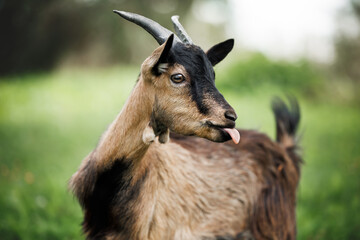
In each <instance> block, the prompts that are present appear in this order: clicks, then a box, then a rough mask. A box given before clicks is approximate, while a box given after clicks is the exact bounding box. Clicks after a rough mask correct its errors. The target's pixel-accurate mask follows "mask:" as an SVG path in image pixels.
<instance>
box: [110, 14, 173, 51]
mask: <svg viewBox="0 0 360 240" xmlns="http://www.w3.org/2000/svg"><path fill="white" fill-rule="evenodd" d="M113 12H114V13H117V14H119V15H120V16H121V17H123V18H125V19H126V20H128V21H130V22H133V23H135V24H137V25H139V26H140V27H142V28H143V29H145V30H146V31H147V32H148V33H150V34H151V35H152V36H153V37H154V38H155V39H156V41H157V42H158V43H159V44H160V45H161V44H163V43H164V42H165V41H166V40H167V39H168V37H169V36H170V35H171V34H173V33H172V32H171V31H170V30H168V29H166V28H164V27H163V26H161V25H160V24H158V23H157V22H155V21H153V20H151V19H149V18H146V17H144V16H141V15H138V14H135V13H129V12H124V11H117V10H113ZM174 40H175V41H174V42H176V41H177V42H180V39H179V38H178V37H176V36H175V39H174Z"/></svg>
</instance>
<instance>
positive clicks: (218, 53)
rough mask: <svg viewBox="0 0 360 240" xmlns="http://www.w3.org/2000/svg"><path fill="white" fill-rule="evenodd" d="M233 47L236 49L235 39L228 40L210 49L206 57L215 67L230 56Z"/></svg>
mask: <svg viewBox="0 0 360 240" xmlns="http://www.w3.org/2000/svg"><path fill="white" fill-rule="evenodd" d="M233 47H234V39H228V40H226V41H224V42H221V43H218V44H216V45H215V46H213V47H212V48H210V49H209V50H208V51H207V52H206V55H207V57H208V59H209V60H210V62H211V64H212V65H213V66H215V65H216V64H218V63H219V62H221V61H222V60H223V59H224V58H225V57H226V56H227V55H228V54H229V52H230V51H231V50H232V49H233Z"/></svg>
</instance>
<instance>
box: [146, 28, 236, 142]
mask: <svg viewBox="0 0 360 240" xmlns="http://www.w3.org/2000/svg"><path fill="white" fill-rule="evenodd" d="M233 44H234V41H233V40H232V39H231V40H227V41H225V42H222V43H219V44H217V45H215V46H214V47H212V48H211V49H210V50H209V51H208V52H207V53H205V52H204V51H203V50H202V49H201V48H200V47H198V46H195V45H189V44H183V43H179V42H176V43H173V35H171V36H170V37H169V38H168V39H167V41H166V42H165V43H164V44H162V45H161V46H160V47H159V48H157V49H156V50H155V51H154V53H153V54H152V55H151V56H150V57H149V58H147V59H146V60H145V62H144V63H143V65H142V69H141V74H142V75H143V78H142V79H144V81H147V82H148V83H150V86H149V87H152V88H153V89H154V93H155V101H154V110H153V120H154V121H155V122H156V125H157V126H164V127H166V128H169V129H170V130H171V131H174V132H176V133H179V134H183V135H196V136H199V137H203V138H207V139H209V140H212V141H216V142H223V141H227V140H229V139H231V137H230V136H229V134H228V133H227V132H226V131H225V130H224V128H234V127H235V120H236V118H237V116H236V113H235V111H234V109H233V108H232V107H231V106H230V105H229V104H228V103H227V101H226V100H225V99H224V97H223V96H222V95H221V94H220V92H219V91H218V90H217V89H216V87H215V72H214V69H213V66H214V65H215V64H217V63H218V62H220V61H221V60H222V59H224V58H225V57H226V55H227V54H228V53H229V52H230V51H231V49H232V47H233Z"/></svg>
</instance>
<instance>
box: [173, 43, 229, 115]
mask: <svg viewBox="0 0 360 240" xmlns="http://www.w3.org/2000/svg"><path fill="white" fill-rule="evenodd" d="M168 62H169V63H170V64H174V63H178V64H180V65H182V66H184V68H185V69H186V71H187V72H188V74H189V75H190V94H191V98H192V100H193V101H194V102H196V104H197V107H198V110H199V112H201V113H203V114H207V113H208V111H209V108H210V107H211V106H207V105H206V103H205V101H204V99H205V97H209V98H212V99H213V100H215V101H216V102H218V103H219V105H221V106H223V107H225V108H231V107H230V105H229V104H228V103H227V102H226V100H225V99H224V97H223V96H222V95H221V94H220V92H219V91H218V90H217V89H216V87H215V72H214V69H213V66H212V65H211V63H210V61H209V59H208V58H207V56H206V54H205V53H204V51H203V50H202V49H201V48H200V47H198V46H195V45H184V44H181V43H177V44H175V45H174V46H173V47H172V48H171V51H170V55H169V58H168Z"/></svg>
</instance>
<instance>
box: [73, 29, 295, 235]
mask: <svg viewBox="0 0 360 240" xmlns="http://www.w3.org/2000/svg"><path fill="white" fill-rule="evenodd" d="M160 40H161V39H160ZM172 40H173V37H172V35H171V36H170V37H169V38H168V39H167V41H166V42H164V43H163V44H162V45H161V46H160V47H159V48H158V49H156V50H155V51H154V53H153V54H152V55H151V56H150V57H149V58H148V59H147V60H145V62H144V63H143V65H142V68H141V74H140V76H139V80H138V82H137V84H136V86H135V87H134V89H133V91H132V93H131V95H130V97H129V99H128V100H127V102H126V104H125V106H124V107H123V109H122V111H121V112H120V114H119V115H118V116H117V118H116V119H115V121H114V122H113V123H112V124H111V125H110V126H109V128H108V130H107V131H106V132H105V133H104V135H103V136H102V138H101V140H100V142H99V144H98V146H97V147H96V148H95V149H94V150H93V151H92V152H91V153H90V154H89V155H88V156H87V157H86V158H85V159H84V160H83V163H82V165H81V166H80V168H79V170H78V171H77V172H76V173H75V174H74V175H73V176H72V178H71V181H70V186H71V188H72V190H73V192H74V194H75V195H76V197H77V198H78V200H79V202H80V204H81V205H82V207H83V209H84V214H85V216H84V222H83V228H84V232H85V234H86V236H87V238H88V239H114V240H115V239H119V240H120V239H189V240H191V239H289V240H290V239H295V235H296V233H295V232H296V230H295V229H296V224H295V202H296V188H297V184H298V180H299V164H300V162H301V159H300V157H299V156H298V155H297V154H296V153H295V149H296V144H295V141H294V136H295V130H296V128H297V124H298V121H299V109H298V107H297V103H296V102H295V101H293V102H292V105H291V106H292V108H291V109H290V110H289V109H288V108H287V107H286V105H285V104H284V103H283V102H281V101H280V100H278V101H277V102H275V103H274V105H273V106H274V107H273V109H274V112H275V116H276V123H277V142H274V141H272V140H270V139H269V138H268V137H267V136H265V135H264V134H261V133H258V132H256V131H248V130H238V131H239V133H240V135H241V141H240V143H239V144H237V145H236V144H234V143H232V142H225V141H227V140H229V139H231V138H233V140H234V137H233V136H232V135H231V136H230V135H229V134H227V130H225V131H224V129H225V128H226V129H232V128H233V127H234V125H235V123H234V121H235V119H236V114H235V112H234V111H233V109H232V108H231V107H230V105H229V104H228V103H227V102H226V101H225V99H224V98H223V97H222V95H221V94H220V93H219V92H218V91H217V89H216V88H215V85H214V83H213V81H214V76H213V75H214V74H213V70H212V66H211V65H215V64H217V63H218V62H219V61H221V60H222V58H224V57H225V56H226V55H227V53H228V52H229V51H230V50H231V48H232V45H231V47H229V44H232V43H231V41H226V42H223V43H221V44H218V45H216V46H214V48H212V49H210V50H209V51H208V52H207V53H206V54H205V53H204V52H202V50H199V49H198V48H196V47H194V46H192V45H190V46H188V45H181V44H178V45H175V46H174V45H173V41H172ZM179 49H180V50H179ZM184 49H186V51H189V52H190V53H191V54H192V55H191V56H190V57H187V55H186V54H190V53H188V52H186V51H185V50H184ZM219 49H220V50H219ZM221 49H222V50H221ZM223 49H225V50H223ZM214 54H215V55H214ZM179 56H181V58H180V59H179ZM163 61H165V63H164V62H163ZM189 61H190V62H191V63H192V64H189ZM194 69H196V71H194ZM179 74H180V75H179ZM174 76H175V77H174ZM179 76H180V77H179ZM170 131H171V133H170V135H169V132H170ZM229 131H236V134H235V133H233V132H231V133H232V134H235V135H238V133H237V130H234V129H232V130H229ZM185 135H187V136H185ZM191 135H195V136H191ZM209 140H210V141H209ZM234 141H235V140H234ZM218 142H223V143H218Z"/></svg>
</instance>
